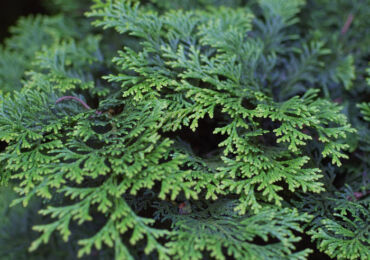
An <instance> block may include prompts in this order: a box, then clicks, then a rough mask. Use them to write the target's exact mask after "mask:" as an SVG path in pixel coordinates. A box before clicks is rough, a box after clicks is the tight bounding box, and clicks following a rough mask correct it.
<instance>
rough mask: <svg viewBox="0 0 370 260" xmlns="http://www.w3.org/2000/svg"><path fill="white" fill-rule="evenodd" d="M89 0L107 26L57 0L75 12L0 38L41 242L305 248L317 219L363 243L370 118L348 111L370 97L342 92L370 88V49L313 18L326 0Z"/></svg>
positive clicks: (322, 239)
mask: <svg viewBox="0 0 370 260" xmlns="http://www.w3.org/2000/svg"><path fill="white" fill-rule="evenodd" d="M93 2H94V4H93V5H92V6H91V8H90V9H89V11H88V12H87V13H86V15H87V17H89V19H91V20H92V21H93V25H95V26H97V27H99V28H100V29H101V28H103V30H102V31H99V34H96V31H97V30H98V29H93V28H91V27H89V26H87V22H86V21H87V19H86V18H81V17H79V15H78V14H79V12H80V11H83V10H86V9H87V6H86V5H84V4H83V2H79V3H77V2H76V3H75V2H73V1H66V2H65V3H64V2H63V4H61V3H62V2H61V1H59V0H55V1H52V5H53V8H55V9H54V10H63V11H64V12H66V13H67V14H70V16H71V17H67V16H66V17H63V16H55V17H36V18H27V19H24V20H21V22H20V23H19V24H18V25H17V27H15V29H13V34H14V36H13V37H12V38H10V39H9V40H8V41H6V43H5V46H4V47H3V49H2V51H1V53H0V56H1V57H4V59H3V60H4V61H5V62H7V61H6V60H9V61H13V62H14V63H9V64H11V65H10V69H11V71H12V73H13V74H11V73H9V72H8V71H7V69H6V68H5V67H6V66H5V65H7V64H5V63H4V65H1V64H0V80H2V81H0V88H1V90H2V92H3V93H7V94H6V96H5V95H4V96H3V97H2V100H1V102H0V141H3V142H6V144H7V147H6V149H5V150H4V151H1V152H0V182H1V183H2V184H7V183H9V185H13V186H14V187H15V188H14V190H15V191H16V192H17V193H18V195H19V198H17V199H15V200H14V201H13V203H12V205H16V204H19V203H21V204H22V205H23V206H27V207H32V205H33V204H32V203H33V201H34V200H35V199H36V197H39V198H41V202H40V208H41V209H40V210H39V213H40V214H41V215H42V216H43V220H42V221H39V222H37V223H35V226H34V227H33V229H34V230H35V231H38V232H39V237H38V238H36V239H35V240H34V241H33V242H32V244H31V245H30V248H29V249H30V251H31V252H32V253H31V254H35V255H37V254H38V253H39V252H40V250H42V248H43V247H44V245H43V244H46V243H52V242H53V241H54V239H58V238H59V239H60V238H61V239H62V240H63V241H64V242H65V243H67V244H68V245H73V246H72V249H71V250H70V252H75V251H78V252H77V255H78V257H86V258H92V259H94V257H96V254H99V257H101V258H102V259H103V258H104V259H105V257H106V258H107V259H109V258H111V259H112V258H114V259H117V260H121V259H144V258H145V259H146V258H151V259H152V258H154V259H208V258H209V259H227V258H228V257H234V258H235V259H285V258H287V259H306V258H307V257H308V255H309V253H310V252H312V251H313V250H312V249H309V248H302V247H300V248H299V249H296V246H297V242H298V241H300V240H301V233H302V232H305V231H307V234H309V235H310V236H311V237H312V239H313V240H315V241H317V248H318V250H320V251H323V252H325V253H326V254H328V255H329V256H331V257H339V258H350V259H356V258H361V259H367V258H368V256H369V254H368V252H369V244H368V242H367V240H368V232H366V230H368V221H369V219H368V215H369V214H368V208H369V207H368V198H367V199H366V198H360V199H359V200H358V198H356V196H355V195H356V194H357V193H355V192H357V191H359V190H358V189H361V192H363V193H364V194H365V193H366V192H367V190H368V188H367V185H368V184H367V182H368V181H367V179H366V178H367V177H366V173H367V169H368V168H367V167H368V163H367V162H366V160H364V158H366V157H368V155H367V154H366V151H367V152H368V151H369V149H368V148H369V146H368V144H369V142H367V140H368V136H367V137H366V138H367V139H366V138H363V140H362V136H364V133H367V129H366V127H367V126H366V125H364V124H363V121H362V119H359V118H357V119H351V123H353V125H355V128H354V127H352V126H351V124H350V123H349V122H348V120H347V116H346V114H347V115H348V114H350V113H351V111H352V109H355V108H354V107H355V105H354V103H361V105H359V108H360V109H361V111H362V113H363V114H364V116H365V120H368V119H369V116H370V115H369V114H370V110H369V107H368V105H367V103H363V100H361V99H356V100H354V101H352V103H351V104H347V103H345V104H343V106H341V105H338V104H336V103H333V102H332V101H331V100H330V98H331V97H332V96H331V91H332V90H333V89H334V88H338V89H339V90H338V92H335V91H332V92H333V97H337V95H338V93H339V94H340V93H343V92H344V93H346V91H357V92H361V91H363V89H364V88H362V87H361V86H362V85H361V86H360V87H357V86H355V85H356V84H355V83H356V81H357V76H358V75H361V73H362V72H363V65H362V61H358V60H359V59H361V58H362V56H361V55H365V54H366V51H365V50H364V51H363V52H356V53H353V52H352V51H353V50H354V49H355V47H353V46H352V45H351V48H349V49H342V47H343V46H342V43H341V44H340V46H341V47H338V48H337V47H335V46H333V44H330V43H331V42H332V41H334V40H335V37H339V36H338V35H339V34H340V30H339V31H338V32H337V33H336V34H334V36H333V37H334V38H333V39H331V38H330V39H327V38H323V37H321V35H322V33H325V32H326V30H328V28H329V27H330V26H329V25H327V24H326V23H325V24H323V25H320V24H316V23H312V24H310V25H305V23H307V21H306V20H309V19H306V20H305V21H302V19H301V17H304V15H305V14H303V13H304V12H303V11H302V9H304V10H306V9H307V8H308V9H309V8H312V9H313V10H314V9H315V5H316V4H320V3H321V2H325V1H319V0H317V1H310V3H306V2H305V1H303V0H289V1H287V0H284V1H283V0H279V1H276V0H260V1H242V0H240V1H238V0H235V1H222V0H221V1H216V0H202V1H190V0H189V1H157V0H152V1H146V2H148V3H145V4H144V3H142V4H140V3H139V2H140V1H125V0H105V1H104V0H94V1H93ZM311 2H312V3H311ZM339 2H341V1H338V5H340V3H339ZM311 5H312V6H311ZM360 11H361V10H358V12H360ZM366 11H367V10H364V12H366ZM320 12H321V11H312V13H308V14H307V16H309V17H311V18H312V17H316V16H321V15H322V14H321V13H320ZM305 26H306V27H305ZM357 26H359V25H358V24H357ZM36 28H40V29H37V30H36ZM111 28H113V29H114V30H115V31H116V32H114V31H113V30H111ZM307 28H310V31H309V32H307ZM311 29H312V30H311ZM361 29H362V30H365V29H363V28H362V27H361ZM305 34H307V36H302V35H305ZM33 37H34V38H33ZM365 38H366V37H365ZM348 41H349V40H348ZM364 42H366V40H364ZM28 45H31V46H32V47H31V48H27V46H28ZM343 48H344V47H343ZM364 53H365V54H364ZM112 57H113V59H112ZM329 60H333V62H328V61H329ZM328 64H329V65H328ZM25 71H26V72H25ZM359 73H360V74H359ZM7 74H9V75H10V76H11V79H9V80H5V79H6V76H7ZM361 84H362V83H361ZM63 96H64V99H62V100H61V99H60V98H61V97H63ZM66 96H73V97H74V99H71V98H68V97H66ZM77 99H79V100H81V101H77ZM82 102H85V103H86V104H88V105H84V104H82ZM342 112H344V113H342ZM356 113H357V114H358V113H359V111H358V109H357V112H356ZM365 136H366V134H365ZM348 151H351V152H352V153H353V154H355V156H357V154H359V157H358V158H360V159H359V160H360V161H361V163H358V164H357V165H356V166H353V165H351V164H350V163H346V161H344V160H343V159H348V158H350V157H349V156H354V155H353V154H349V153H348ZM342 164H343V165H342ZM340 166H342V168H339V167H340ZM339 169H345V170H348V172H349V173H351V174H352V175H351V176H346V183H347V184H348V185H349V186H348V187H349V188H347V190H345V189H343V187H340V188H336V187H335V185H334V178H335V177H336V176H335V173H334V172H336V171H340V170H339ZM363 172H365V173H364V174H362V173H363ZM361 174H362V175H363V176H365V177H361V176H362V175H361ZM328 176H329V177H330V178H329V177H328ZM333 176H334V177H333ZM338 176H339V174H338ZM359 178H362V180H361V181H359ZM350 188H353V189H355V190H352V192H349V191H348V189H350ZM292 199H294V200H292ZM292 202H293V203H292ZM184 203H186V207H187V210H186V211H182V210H181V209H182V208H181V207H183V206H184ZM327 209H330V212H327ZM304 227H307V229H306V230H305V229H304ZM0 228H1V227H0ZM57 234H58V235H57ZM77 241H78V242H77ZM303 242H304V241H303ZM58 243H61V241H60V240H59V242H58ZM58 243H55V244H57V245H58ZM76 244H78V245H79V249H78V250H75V247H76ZM113 255H114V256H113ZM63 256H64V255H63Z"/></svg>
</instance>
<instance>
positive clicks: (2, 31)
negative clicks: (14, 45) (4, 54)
mask: <svg viewBox="0 0 370 260" xmlns="http://www.w3.org/2000/svg"><path fill="white" fill-rule="evenodd" d="M41 2H42V1H41V0H2V1H0V42H1V43H2V42H3V41H4V39H5V38H6V37H9V36H10V34H9V26H12V25H15V23H16V22H17V20H18V18H19V17H20V16H25V15H30V14H38V13H46V10H45V9H44V8H43V6H42V4H41Z"/></svg>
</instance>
